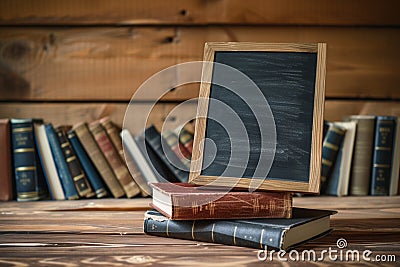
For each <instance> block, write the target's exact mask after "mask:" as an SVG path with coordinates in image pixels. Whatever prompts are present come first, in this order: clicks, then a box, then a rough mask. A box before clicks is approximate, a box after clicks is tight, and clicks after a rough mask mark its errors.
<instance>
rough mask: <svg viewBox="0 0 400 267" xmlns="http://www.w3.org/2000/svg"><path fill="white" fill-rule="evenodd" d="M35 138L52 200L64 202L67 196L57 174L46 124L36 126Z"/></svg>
mask: <svg viewBox="0 0 400 267" xmlns="http://www.w3.org/2000/svg"><path fill="white" fill-rule="evenodd" d="M34 129H35V137H36V143H37V150H38V152H39V153H38V154H39V159H40V162H41V164H42V167H43V173H44V176H45V178H46V181H47V185H48V189H49V191H50V194H51V197H52V199H55V200H64V199H65V195H64V191H63V189H62V185H61V181H60V178H59V176H58V173H57V168H56V164H55V162H54V159H53V155H52V153H51V149H50V145H49V141H48V139H47V135H46V129H45V125H44V124H35V126H34Z"/></svg>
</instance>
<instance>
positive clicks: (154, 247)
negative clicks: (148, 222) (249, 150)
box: [0, 196, 400, 266]
mask: <svg viewBox="0 0 400 267" xmlns="http://www.w3.org/2000/svg"><path fill="white" fill-rule="evenodd" d="M149 202H150V199H132V200H127V199H104V200H79V201H41V202H27V203H17V202H4V203H0V266H95V265H96V266H125V265H134V266H173V265H176V266H196V265H202V266H253V265H261V266H267V265H272V266H274V265H282V266H288V264H290V266H292V265H304V262H303V261H302V257H301V254H302V252H303V251H304V250H314V251H315V253H316V256H317V261H316V262H313V264H314V265H328V266H330V265H337V264H341V265H349V264H354V265H360V264H365V265H368V266H372V265H375V264H377V261H378V260H381V262H380V264H383V265H387V266H394V265H400V196H397V197H343V198H336V197H302V198H295V199H294V205H295V206H297V207H309V208H321V209H333V210H338V212H339V213H338V214H336V215H334V216H333V217H332V221H331V225H332V226H333V228H334V231H333V232H332V233H330V234H329V235H327V236H325V237H322V238H320V239H318V240H315V241H312V242H309V243H307V244H305V245H302V246H301V247H299V248H297V253H299V257H297V255H296V252H292V253H291V254H289V253H287V254H285V255H281V258H282V259H283V260H288V262H287V261H281V260H279V259H278V255H277V254H276V253H275V254H274V255H273V261H272V262H271V261H270V259H269V258H267V259H266V260H265V259H263V258H262V257H263V256H264V255H263V254H260V253H259V252H258V251H257V250H255V249H250V248H241V247H232V246H224V245H217V244H209V243H203V242H194V241H186V240H178V239H167V238H160V237H153V236H148V235H145V234H144V233H143V229H142V225H143V215H144V211H145V210H147V209H148V205H149ZM340 238H343V239H345V240H346V242H347V247H345V248H342V249H339V248H338V247H337V240H338V239H340ZM342 241H343V240H342ZM329 247H330V248H331V250H332V253H331V257H329V253H328V252H329ZM322 250H327V251H328V252H327V253H324V254H323V257H322V258H323V260H318V258H320V257H321V254H322ZM333 250H336V252H335V251H333ZM355 250H357V251H358V253H359V257H360V259H359V261H357V256H356V252H354V251H355ZM341 251H342V252H341ZM349 251H350V252H349ZM368 251H371V252H370V253H369V252H368ZM341 253H342V254H343V257H342V261H340V254H341ZM346 253H347V255H348V257H347V259H348V261H346V257H345V255H346ZM363 253H364V254H365V255H366V257H363ZM352 255H354V256H352ZM260 257H261V260H260ZM291 259H294V260H295V261H293V260H291ZM383 260H385V262H382V261H383ZM393 260H395V261H393Z"/></svg>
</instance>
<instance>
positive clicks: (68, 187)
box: [45, 124, 79, 200]
mask: <svg viewBox="0 0 400 267" xmlns="http://www.w3.org/2000/svg"><path fill="white" fill-rule="evenodd" d="M45 128H46V134H47V139H48V140H49V145H50V149H51V153H52V154H53V158H54V163H55V164H56V167H57V172H58V176H59V177H60V180H61V184H62V186H63V189H64V194H65V197H66V199H71V200H72V199H79V195H78V192H77V191H76V188H75V186H74V182H73V179H72V176H71V174H70V173H69V170H68V166H67V163H66V161H65V158H64V155H63V152H62V150H61V145H60V142H59V141H58V138H57V135H56V133H55V131H54V128H53V126H52V125H51V124H47V125H46V126H45Z"/></svg>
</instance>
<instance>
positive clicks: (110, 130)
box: [100, 117, 148, 197]
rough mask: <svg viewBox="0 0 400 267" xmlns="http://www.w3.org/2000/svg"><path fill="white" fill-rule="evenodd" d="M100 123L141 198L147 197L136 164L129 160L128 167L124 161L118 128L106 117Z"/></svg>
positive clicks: (142, 179) (141, 176)
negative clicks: (137, 188) (138, 190)
mask: <svg viewBox="0 0 400 267" xmlns="http://www.w3.org/2000/svg"><path fill="white" fill-rule="evenodd" d="M100 123H101V125H102V126H103V128H104V129H105V130H106V132H107V134H108V136H109V137H110V140H111V142H112V143H113V145H114V147H115V149H116V150H117V151H118V154H119V155H120V157H121V160H122V162H123V163H124V165H125V166H126V167H128V169H129V172H130V174H131V176H132V178H133V180H134V181H135V182H136V184H137V185H138V186H139V189H140V192H141V194H142V196H143V197H145V196H148V194H147V193H146V191H145V190H144V187H143V181H145V179H144V177H143V175H142V173H141V172H140V171H139V168H138V166H137V164H136V163H135V161H133V160H131V161H130V162H129V165H128V161H127V159H125V156H124V149H123V146H122V138H121V135H120V134H119V133H118V132H119V130H118V128H117V127H116V126H115V125H114V124H113V123H112V122H111V121H110V119H109V118H108V117H105V118H103V119H101V120H100Z"/></svg>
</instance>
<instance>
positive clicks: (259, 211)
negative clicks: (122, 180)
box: [151, 183, 292, 220]
mask: <svg viewBox="0 0 400 267" xmlns="http://www.w3.org/2000/svg"><path fill="white" fill-rule="evenodd" d="M151 187H152V188H153V203H152V204H151V205H152V206H153V207H154V208H155V209H157V210H158V211H159V212H161V213H162V214H164V215H165V216H167V217H168V218H169V219H171V220H203V219H244V218H290V217H291V214H292V194H291V193H288V192H241V191H230V192H226V191H220V190H210V189H201V187H196V186H194V185H191V184H188V183H176V184H172V183H152V184H151Z"/></svg>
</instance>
